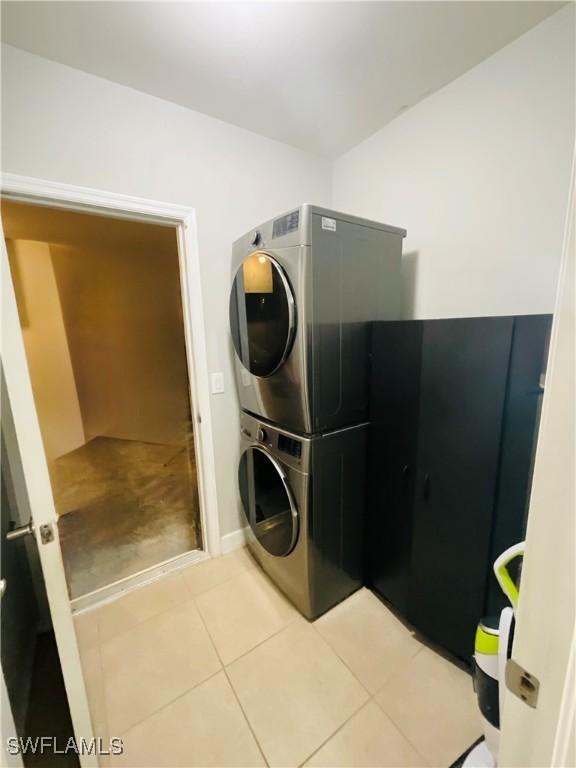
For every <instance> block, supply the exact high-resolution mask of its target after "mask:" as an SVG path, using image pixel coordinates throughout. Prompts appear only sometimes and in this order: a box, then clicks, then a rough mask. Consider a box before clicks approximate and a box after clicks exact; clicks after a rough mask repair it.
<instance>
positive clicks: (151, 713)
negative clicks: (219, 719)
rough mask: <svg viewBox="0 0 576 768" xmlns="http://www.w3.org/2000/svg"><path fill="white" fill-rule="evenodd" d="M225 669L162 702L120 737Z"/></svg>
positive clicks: (121, 736)
mask: <svg viewBox="0 0 576 768" xmlns="http://www.w3.org/2000/svg"><path fill="white" fill-rule="evenodd" d="M223 671H224V669H223V667H222V668H220V669H217V670H216V672H212V674H211V675H208V677H206V678H204V680H201V681H200V682H199V683H195V684H194V685H193V686H192V687H191V688H187V689H186V690H185V691H184V692H183V693H179V694H178V696H175V697H174V698H173V699H170V701H167V702H166V703H165V704H162V706H161V707H158V709H155V710H154V712H150V714H149V715H146V717H143V718H142V720H138V721H137V722H135V723H134V724H133V725H131V726H130V727H129V728H126V730H125V731H122V733H121V734H120V738H124V736H126V734H128V733H130V731H131V730H133V729H134V728H136V727H137V726H139V725H142V723H145V722H146V721H147V720H150V718H151V717H154V716H155V715H157V714H158V712H161V711H162V710H163V709H166V707H169V706H170V705H171V704H174V703H175V702H176V701H178V699H182V698H184V696H187V695H188V694H189V693H191V692H192V691H193V690H195V689H196V688H198V686H200V685H203V684H204V683H207V682H208V680H212V678H213V677H216V675H219V674H220V672H223Z"/></svg>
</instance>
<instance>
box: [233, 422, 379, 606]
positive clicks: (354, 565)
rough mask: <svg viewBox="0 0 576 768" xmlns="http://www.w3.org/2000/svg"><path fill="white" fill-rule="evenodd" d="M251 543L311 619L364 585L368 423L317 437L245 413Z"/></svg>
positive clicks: (243, 477) (242, 481) (241, 475)
mask: <svg viewBox="0 0 576 768" xmlns="http://www.w3.org/2000/svg"><path fill="white" fill-rule="evenodd" d="M240 431H241V443H242V446H241V447H242V450H241V456H240V462H239V467H238V486H239V493H240V499H241V502H242V508H243V510H244V514H245V518H246V522H247V531H248V547H249V549H250V551H251V552H252V554H253V556H254V558H255V559H256V560H257V561H258V563H259V564H260V565H261V567H262V568H263V570H264V571H265V572H266V573H267V574H268V575H269V576H270V578H271V579H272V580H273V581H274V582H275V584H276V585H277V586H278V588H279V589H280V590H281V591H282V592H284V594H285V595H286V596H287V597H288V599H289V600H290V601H291V602H292V603H293V604H294V605H295V606H296V608H298V610H299V611H300V612H301V613H302V614H303V615H304V616H306V618H308V619H315V618H316V617H317V616H320V615H321V614H323V613H325V612H326V611H327V610H329V609H330V608H332V607H333V606H334V605H336V604H337V603H339V602H340V601H341V600H344V599H345V598H346V597H347V596H348V595H350V594H352V592H354V591H355V590H356V589H358V588H359V587H360V586H361V585H362V576H363V574H362V546H363V530H364V515H365V485H366V482H365V481H366V469H365V464H366V450H367V437H368V425H367V424H360V425H357V426H354V427H349V428H345V429H341V430H337V431H334V432H329V433H324V434H321V435H317V436H314V437H304V436H302V435H299V434H296V433H293V432H289V431H287V430H284V429H282V428H279V427H277V426H275V425H272V424H270V423H269V422H266V421H264V420H262V419H257V418H255V417H254V416H251V415H250V414H247V413H243V414H242V415H241V428H240Z"/></svg>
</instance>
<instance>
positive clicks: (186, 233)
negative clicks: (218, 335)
mask: <svg viewBox="0 0 576 768" xmlns="http://www.w3.org/2000/svg"><path fill="white" fill-rule="evenodd" d="M2 195H3V197H6V198H7V199H10V200H16V201H19V202H26V203H29V204H33V205H44V206H55V207H58V208H66V209H69V210H75V211H84V212H88V213H92V214H100V215H107V216H114V217H116V218H122V219H130V220H132V221H145V222H148V223H156V224H160V225H164V226H171V227H175V228H176V229H177V235H178V254H179V262H180V275H181V287H182V303H183V313H184V318H185V322H184V331H185V336H186V351H187V359H188V372H189V380H190V389H191V392H190V397H191V404H192V414H193V419H194V420H195V424H194V443H195V446H194V447H195V451H196V462H197V466H198V480H199V482H198V490H199V495H200V512H201V523H202V538H203V546H204V549H205V550H206V551H207V552H208V553H209V554H210V555H212V556H213V557H214V556H217V555H219V554H220V521H219V514H218V495H217V487H216V465H215V455H214V439H213V433H212V403H211V395H210V389H209V370H208V357H207V351H206V331H205V325H204V309H203V302H202V285H201V271H200V257H199V253H198V243H197V235H196V215H195V210H194V209H193V208H187V207H185V206H182V205H175V204H171V203H160V202H157V201H153V200H146V199H144V198H139V197H132V196H129V195H119V194H116V193H112V192H104V191H101V190H96V189H90V188H88V187H78V186H74V185H72V184H62V183H59V182H54V181H48V180H44V179H35V178H31V177H27V176H19V175H16V174H11V173H5V174H3V175H2ZM199 416H201V423H199V420H198V417H199Z"/></svg>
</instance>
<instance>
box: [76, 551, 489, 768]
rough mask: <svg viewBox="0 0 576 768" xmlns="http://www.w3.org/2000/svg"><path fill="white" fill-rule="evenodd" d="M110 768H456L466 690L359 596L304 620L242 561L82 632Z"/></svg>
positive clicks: (124, 603) (210, 564)
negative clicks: (110, 745) (112, 743)
mask: <svg viewBox="0 0 576 768" xmlns="http://www.w3.org/2000/svg"><path fill="white" fill-rule="evenodd" d="M75 621H76V628H77V632H78V637H79V643H80V649H81V655H82V663H83V667H84V672H85V679H86V685H87V688H88V695H89V700H90V707H91V711H92V717H93V721H94V727H95V730H96V732H97V734H98V735H101V736H102V737H103V738H108V737H110V736H121V737H122V738H123V740H124V754H123V755H121V756H118V757H115V758H105V759H103V760H102V765H111V766H114V767H115V766H131V768H144V766H154V767H155V768H160V767H161V766H170V767H172V766H215V767H217V768H224V766H265V765H269V766H299V765H306V766H330V767H334V766H349V767H350V768H361V767H365V766H373V767H376V766H394V767H395V768H399V767H400V766H435V767H436V766H438V767H439V766H449V765H451V764H452V763H453V762H454V760H456V759H457V758H458V757H459V755H460V754H461V753H462V752H464V750H465V749H467V748H468V747H469V746H470V745H471V744H472V742H473V741H475V740H476V738H477V737H478V736H479V735H480V732H481V728H480V723H479V719H478V712H477V708H476V704H475V699H474V695H473V692H472V684H471V681H470V677H469V676H468V675H467V674H466V673H465V672H463V671H462V670H461V669H459V668H458V667H456V666H454V665H453V664H451V663H450V662H449V661H447V660H446V659H444V658H443V657H442V656H440V655H438V654H436V653H435V652H433V651H432V650H431V649H429V648H428V647H427V646H425V645H423V644H422V643H421V642H420V641H419V640H418V639H417V638H415V637H414V635H413V634H412V633H411V632H410V630H409V629H407V628H406V627H405V626H404V624H402V623H401V622H400V621H399V620H398V619H397V618H396V617H395V616H394V615H393V614H392V613H391V612H390V611H389V610H388V609H387V608H386V607H385V606H384V605H383V604H382V603H381V602H380V601H379V600H378V599H377V598H376V597H374V595H372V594H371V593H370V592H369V591H368V590H365V589H363V590H361V591H360V592H357V593H356V594H355V595H352V596H351V597H350V598H348V600H346V601H345V602H343V603H342V604H340V605H339V606H337V607H336V608H334V609H333V610H332V611H330V612H329V613H328V614H326V615H325V616H323V617H321V618H320V619H319V620H318V621H316V622H314V623H309V622H307V621H305V620H304V619H303V618H302V617H301V616H300V615H299V614H298V613H297V612H296V611H295V609H294V608H292V606H291V605H290V604H289V603H288V602H287V601H286V600H285V599H284V597H283V596H282V595H281V594H280V593H279V592H278V591H277V590H276V589H275V587H274V586H273V585H272V584H271V583H270V582H269V581H268V579H267V578H266V576H265V575H264V574H263V573H262V572H261V571H260V569H259V568H258V567H257V566H256V565H255V563H254V562H253V561H252V559H251V558H250V555H249V554H248V553H247V552H246V551H245V550H241V551H239V552H235V553H232V554H230V555H227V556H225V557H222V558H218V559H214V560H209V561H205V562H203V563H200V564H196V565H192V566H190V567H188V568H187V569H185V570H182V571H178V572H177V573H175V574H171V575H168V576H166V577H164V578H163V579H162V580H161V581H157V582H155V583H153V584H151V585H149V586H146V587H143V588H141V589H139V590H137V591H134V592H132V593H130V594H128V595H126V596H125V597H123V598H122V599H120V600H118V601H116V602H114V603H110V604H108V605H105V606H103V607H101V608H99V609H96V610H93V611H90V612H86V613H83V614H80V615H78V616H77V617H76V619H75Z"/></svg>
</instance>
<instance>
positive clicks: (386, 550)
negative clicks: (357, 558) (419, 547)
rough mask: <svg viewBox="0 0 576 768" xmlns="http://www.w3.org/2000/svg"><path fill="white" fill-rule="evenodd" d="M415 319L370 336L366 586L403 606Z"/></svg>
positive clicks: (414, 427)
mask: <svg viewBox="0 0 576 768" xmlns="http://www.w3.org/2000/svg"><path fill="white" fill-rule="evenodd" d="M422 329H423V324H422V322H420V321H410V322H389V323H377V324H375V325H374V329H373V336H372V354H373V364H372V386H371V422H372V424H371V435H370V457H371V459H370V496H369V512H368V545H367V559H368V583H369V585H370V586H372V587H373V588H374V589H375V590H376V591H377V592H378V593H379V594H380V595H382V596H383V597H384V598H386V599H387V600H389V601H390V602H391V603H392V604H393V605H394V606H395V607H396V608H398V610H400V611H401V612H403V613H406V611H407V608H408V584H409V570H410V553H411V548H412V514H413V504H414V487H415V475H416V454H417V433H418V407H419V397H420V362H421V355H422Z"/></svg>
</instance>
